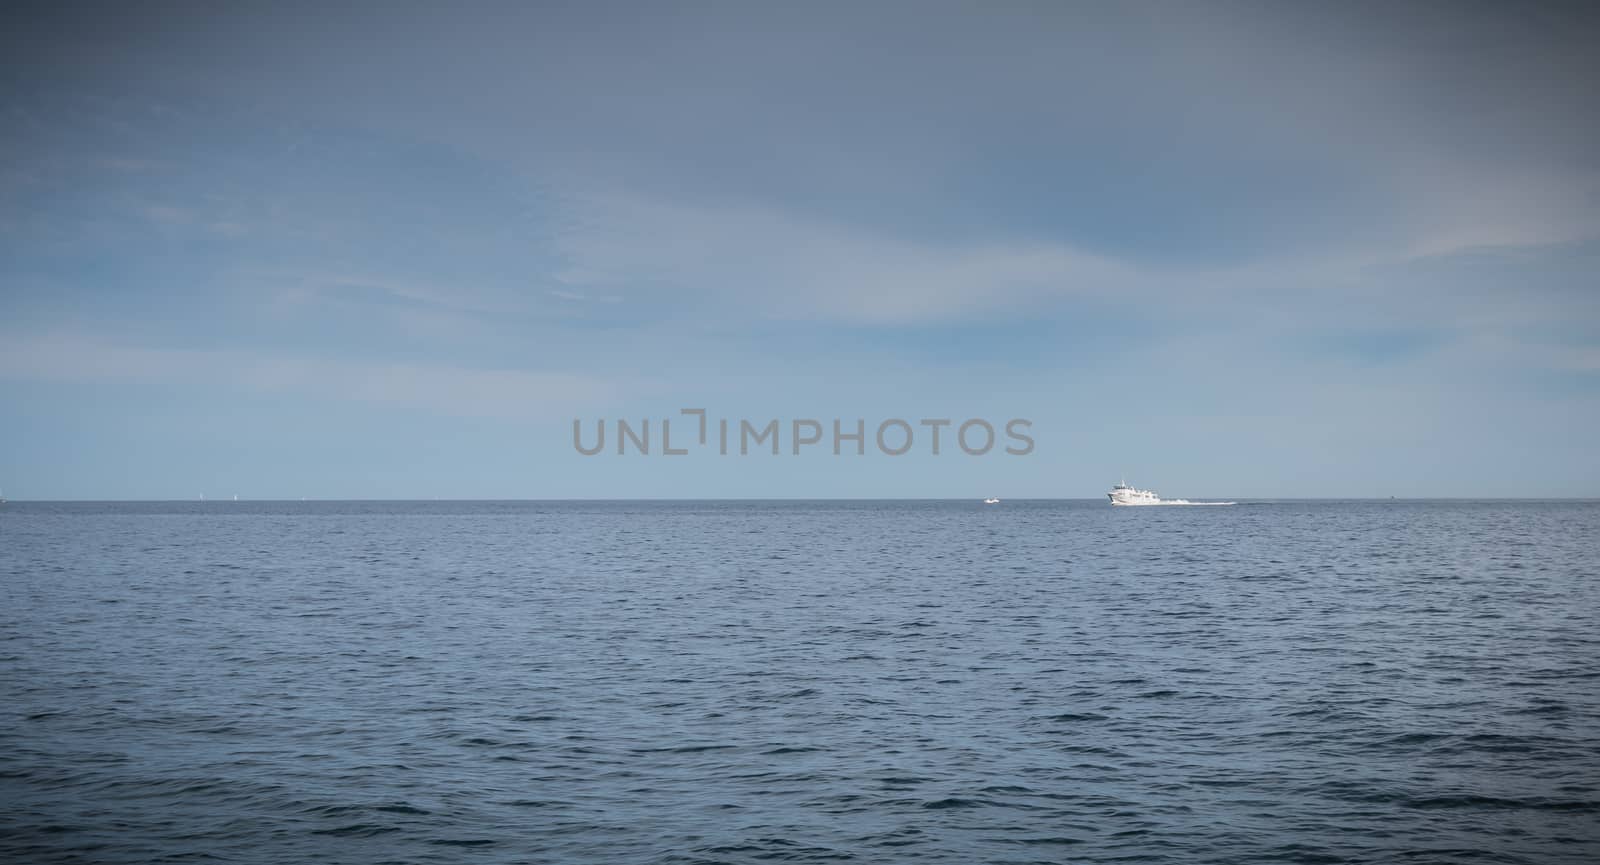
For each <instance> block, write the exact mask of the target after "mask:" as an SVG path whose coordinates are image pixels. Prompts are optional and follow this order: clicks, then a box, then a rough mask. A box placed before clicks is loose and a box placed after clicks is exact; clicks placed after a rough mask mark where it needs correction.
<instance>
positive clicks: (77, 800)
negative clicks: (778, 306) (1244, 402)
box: [0, 502, 1600, 865]
mask: <svg viewBox="0 0 1600 865" xmlns="http://www.w3.org/2000/svg"><path fill="white" fill-rule="evenodd" d="M1597 568H1600V504H1595V503H1584V502H1547V503H1540V502H1419V503H1412V502H1398V503H1396V502H1287V503H1245V504H1240V505H1238V506H1236V507H1231V508H1137V509H1125V508H1116V509H1113V508H1111V507H1108V506H1107V505H1106V504H1105V503H1103V502H1092V503H1091V502H1005V503H1004V504H1002V505H999V506H993V507H984V506H983V505H981V504H979V503H977V502H971V503H968V502H876V503H874V502H835V503H794V502H785V503H778V502H773V503H757V502H725V503H687V502H685V503H651V504H633V503H611V504H587V503H561V504H543V503H409V504H408V503H343V504H341V503H298V502H297V503H282V504H270V503H240V504H234V503H211V504H204V505H201V504H59V505H48V504H31V503H15V502H13V503H11V504H8V505H4V506H0V591H3V596H0V860H5V861H10V862H33V861H40V862H52V861H59V862H65V861H106V862H147V861H164V860H179V859H182V860H221V861H242V862H290V861H299V862H378V861H390V862H463V861H484V862H490V861H492V862H550V863H587V862H595V863H600V862H606V863H610V862H622V863H632V862H638V863H691V862H704V863H712V862H729V863H745V862H769V861H833V860H846V859H849V860H854V861H858V862H874V863H877V862H913V861H916V862H946V863H978V862H1151V863H1154V862H1173V863H1177V862H1216V863H1239V862H1327V863H1333V862H1505V863H1575V865H1576V863H1581V865H1592V863H1594V862H1597V861H1600V621H1597V619H1600V582H1597Z"/></svg>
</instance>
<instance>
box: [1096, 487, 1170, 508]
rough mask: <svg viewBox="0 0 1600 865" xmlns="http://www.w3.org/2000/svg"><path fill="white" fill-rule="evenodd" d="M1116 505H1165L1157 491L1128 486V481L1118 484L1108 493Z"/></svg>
mask: <svg viewBox="0 0 1600 865" xmlns="http://www.w3.org/2000/svg"><path fill="white" fill-rule="evenodd" d="M1106 496H1107V497H1108V498H1110V499H1111V503H1112V504H1114V505H1159V504H1165V502H1162V501H1161V497H1160V496H1158V495H1156V491H1155V490H1141V489H1135V488H1134V487H1130V486H1128V482H1127V481H1123V482H1122V483H1119V484H1117V485H1116V486H1114V487H1112V488H1111V492H1109V493H1106Z"/></svg>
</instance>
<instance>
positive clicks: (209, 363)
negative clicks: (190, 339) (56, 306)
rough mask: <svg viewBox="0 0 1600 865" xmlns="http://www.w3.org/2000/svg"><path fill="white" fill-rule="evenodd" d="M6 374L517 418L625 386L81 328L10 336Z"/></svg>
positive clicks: (1, 352) (539, 373) (589, 401)
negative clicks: (137, 337) (119, 335)
mask: <svg viewBox="0 0 1600 865" xmlns="http://www.w3.org/2000/svg"><path fill="white" fill-rule="evenodd" d="M0 378H8V379H15V380H26V381H51V382H126V383H145V384H163V385H170V384H199V385H206V386H211V387H219V388H224V389H228V390H237V389H247V390H255V391H273V392H289V393H296V394H301V395H305V396H311V397H318V398H329V399H339V400H359V401H362V402H369V403H379V404H388V405H397V406H406V407H410V408H416V409H422V410H426V411H430V412H435V413H439V414H444V415H451V416H459V417H493V418H510V419H515V418H523V419H530V418H548V417H561V416H565V415H567V414H570V413H571V412H572V411H573V410H575V409H577V408H582V407H591V406H594V405H598V404H603V403H605V402H606V401H608V400H612V399H615V398H617V397H618V396H619V395H620V389H619V387H618V384H617V383H616V382H614V381H611V380H605V379H600V378H596V377H594V376H590V375H585V374H582V373H571V372H562V371H543V370H525V369H475V368H467V367H458V366H449V365H435V364H408V363H382V362H359V361H349V360H336V359H329V358H321V357H306V356H294V355H285V354H264V353H254V352H240V351H200V350H180V349H161V348H148V347H141V346H132V345H126V344H121V343H117V342H113V341H109V340H103V339H100V338H98V337H95V336H89V335H82V334H53V335H46V336H32V337H30V336H24V337H11V338H7V339H5V340H4V341H3V343H0Z"/></svg>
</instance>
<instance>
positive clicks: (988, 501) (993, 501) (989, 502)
mask: <svg viewBox="0 0 1600 865" xmlns="http://www.w3.org/2000/svg"><path fill="white" fill-rule="evenodd" d="M983 503H984V504H986V505H998V504H1000V500H999V499H984V500H983Z"/></svg>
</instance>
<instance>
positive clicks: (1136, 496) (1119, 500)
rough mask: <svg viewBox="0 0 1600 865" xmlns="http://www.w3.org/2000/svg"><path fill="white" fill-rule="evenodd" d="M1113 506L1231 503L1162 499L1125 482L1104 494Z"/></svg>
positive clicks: (1224, 503) (1153, 492)
mask: <svg viewBox="0 0 1600 865" xmlns="http://www.w3.org/2000/svg"><path fill="white" fill-rule="evenodd" d="M1106 497H1107V498H1109V499H1111V503H1112V504H1113V505H1231V504H1233V502H1191V501H1189V500H1188V499H1164V498H1162V497H1160V496H1158V495H1156V491H1155V490H1141V489H1136V488H1134V487H1130V486H1128V482H1127V481H1123V482H1122V483H1120V484H1117V485H1116V486H1114V487H1112V488H1111V492H1109V493H1106Z"/></svg>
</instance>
